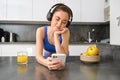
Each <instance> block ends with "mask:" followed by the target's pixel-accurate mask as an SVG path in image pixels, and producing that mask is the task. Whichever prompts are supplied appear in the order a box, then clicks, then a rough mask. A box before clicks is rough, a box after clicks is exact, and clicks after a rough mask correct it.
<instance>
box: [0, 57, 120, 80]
mask: <svg viewBox="0 0 120 80" xmlns="http://www.w3.org/2000/svg"><path fill="white" fill-rule="evenodd" d="M119 79H120V62H119V60H116V59H115V60H114V59H106V60H102V59H101V61H100V62H99V63H93V64H90V63H84V62H81V61H80V59H79V56H70V58H69V59H68V62H67V63H66V67H65V69H64V70H61V71H50V70H48V68H46V67H44V66H42V65H40V64H38V63H37V62H36V60H35V57H29V61H28V64H27V65H20V64H17V62H16V57H0V80H119Z"/></svg>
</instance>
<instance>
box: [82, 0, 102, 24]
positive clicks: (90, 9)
mask: <svg viewBox="0 0 120 80" xmlns="http://www.w3.org/2000/svg"><path fill="white" fill-rule="evenodd" d="M80 21H81V22H104V0H81V15H80Z"/></svg>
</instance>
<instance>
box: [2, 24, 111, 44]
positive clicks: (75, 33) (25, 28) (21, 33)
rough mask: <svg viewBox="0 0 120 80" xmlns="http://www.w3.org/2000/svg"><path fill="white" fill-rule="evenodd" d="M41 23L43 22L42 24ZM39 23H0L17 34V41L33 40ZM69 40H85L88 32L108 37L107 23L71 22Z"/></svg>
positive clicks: (5, 29) (104, 37)
mask: <svg viewBox="0 0 120 80" xmlns="http://www.w3.org/2000/svg"><path fill="white" fill-rule="evenodd" d="M42 25H43V24H42ZM42 25H39V24H0V28H2V29H4V31H8V32H13V33H15V34H17V41H19V42H22V41H29V42H31V41H35V34H36V29H37V28H38V27H40V26H42ZM69 28H70V33H71V37H70V42H87V40H88V32H90V33H91V38H92V40H93V41H94V39H97V41H98V42H99V40H101V39H106V38H109V24H73V25H71V26H70V27H69Z"/></svg>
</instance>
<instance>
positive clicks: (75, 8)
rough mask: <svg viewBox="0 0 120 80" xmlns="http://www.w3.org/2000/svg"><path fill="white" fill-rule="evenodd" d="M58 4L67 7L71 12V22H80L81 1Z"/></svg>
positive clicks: (65, 0)
mask: <svg viewBox="0 0 120 80" xmlns="http://www.w3.org/2000/svg"><path fill="white" fill-rule="evenodd" d="M59 2H61V3H64V4H66V5H67V6H69V7H70V8H71V10H72V12H73V22H80V18H81V15H80V14H81V0H59Z"/></svg>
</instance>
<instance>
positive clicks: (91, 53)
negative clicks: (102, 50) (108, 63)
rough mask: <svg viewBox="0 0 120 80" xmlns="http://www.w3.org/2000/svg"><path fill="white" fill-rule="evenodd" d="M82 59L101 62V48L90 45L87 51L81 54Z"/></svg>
mask: <svg viewBox="0 0 120 80" xmlns="http://www.w3.org/2000/svg"><path fill="white" fill-rule="evenodd" d="M80 60H81V61H83V62H89V63H94V62H99V61H100V56H99V49H98V48H97V47H96V46H94V45H90V46H89V47H88V48H87V50H86V51H85V52H83V53H81V54H80Z"/></svg>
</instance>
